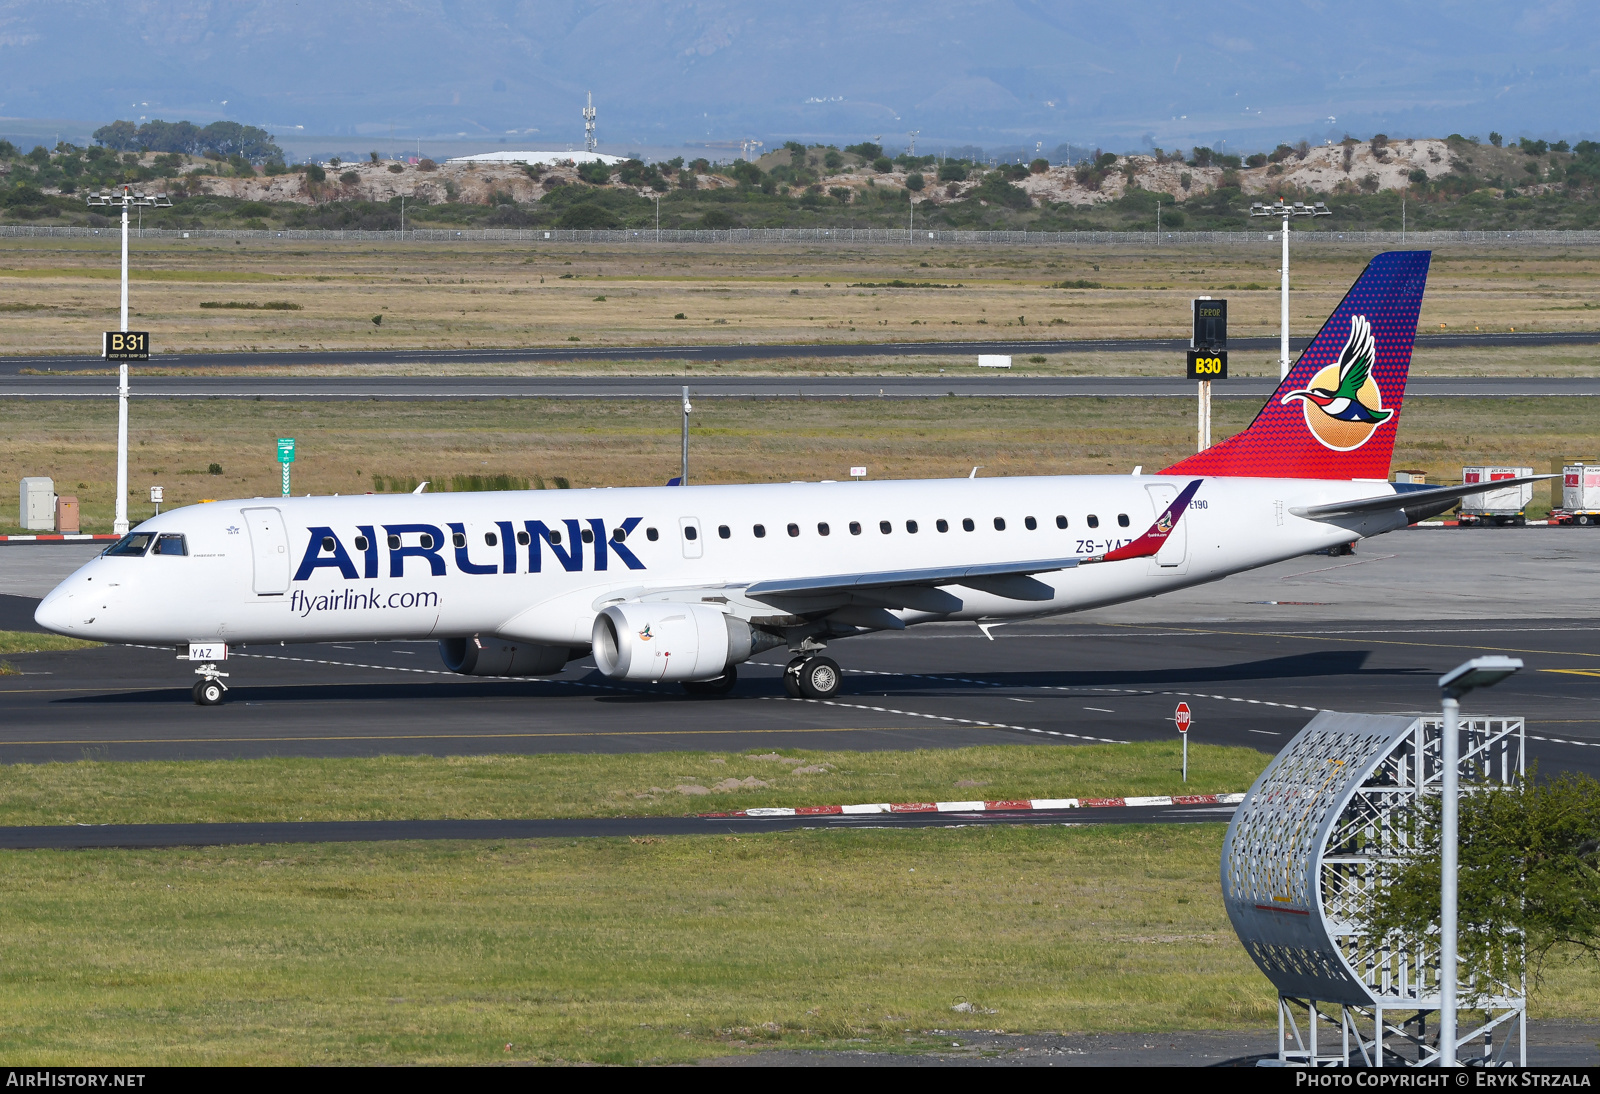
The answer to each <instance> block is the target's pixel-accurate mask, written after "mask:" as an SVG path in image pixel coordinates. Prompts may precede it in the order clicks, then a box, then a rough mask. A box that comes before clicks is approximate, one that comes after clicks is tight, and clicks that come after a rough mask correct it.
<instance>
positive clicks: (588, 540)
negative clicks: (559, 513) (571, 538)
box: [581, 528, 594, 543]
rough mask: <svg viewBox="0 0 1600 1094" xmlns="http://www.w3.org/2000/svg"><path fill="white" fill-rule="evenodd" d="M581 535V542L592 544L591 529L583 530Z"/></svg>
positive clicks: (592, 531) (592, 535) (592, 532)
mask: <svg viewBox="0 0 1600 1094" xmlns="http://www.w3.org/2000/svg"><path fill="white" fill-rule="evenodd" d="M581 535H582V536H583V542H585V543H593V542H594V529H593V528H585V529H584V530H583V532H582V533H581Z"/></svg>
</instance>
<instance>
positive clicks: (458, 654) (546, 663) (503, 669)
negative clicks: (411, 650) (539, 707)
mask: <svg viewBox="0 0 1600 1094" xmlns="http://www.w3.org/2000/svg"><path fill="white" fill-rule="evenodd" d="M582 653H583V651H582V650H572V649H568V648H567V647H566V646H540V645H536V644H534V643H532V642H509V641H507V640H505V639H503V638H494V637H490V636H486V635H475V636H473V637H472V638H445V639H441V640H440V642H439V656H440V657H441V658H443V659H444V667H445V668H447V669H449V670H450V671H451V672H459V673H461V674H462V675H463V676H551V675H554V674H555V673H558V672H560V671H561V670H562V669H563V668H565V667H566V664H567V662H568V661H570V660H572V658H573V657H575V656H581V655H582Z"/></svg>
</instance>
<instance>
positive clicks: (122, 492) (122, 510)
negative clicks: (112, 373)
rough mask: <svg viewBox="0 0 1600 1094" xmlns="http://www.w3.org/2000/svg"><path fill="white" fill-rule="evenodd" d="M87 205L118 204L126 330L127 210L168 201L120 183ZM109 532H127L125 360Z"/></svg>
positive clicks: (124, 327)
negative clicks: (114, 513) (113, 508)
mask: <svg viewBox="0 0 1600 1094" xmlns="http://www.w3.org/2000/svg"><path fill="white" fill-rule="evenodd" d="M86 200H87V202H88V204H89V205H90V206H99V207H101V208H107V207H110V206H115V205H120V206H122V325H121V327H120V329H121V331H122V332H123V333H124V334H126V333H127V331H128V210H129V209H133V208H139V209H145V208H150V209H170V208H172V201H171V199H170V198H168V197H167V196H166V195H165V194H145V193H142V192H135V191H134V189H133V187H132V186H130V185H127V184H124V185H123V187H122V190H121V192H120V193H114V192H112V191H110V190H102V191H100V192H99V193H90V194H88V195H87V198H86ZM112 531H114V532H116V534H117V535H119V536H121V535H126V534H127V532H128V363H127V362H126V361H123V362H122V364H121V367H120V368H119V369H118V381H117V516H116V523H114V524H113V525H112Z"/></svg>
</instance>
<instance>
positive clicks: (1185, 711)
mask: <svg viewBox="0 0 1600 1094" xmlns="http://www.w3.org/2000/svg"><path fill="white" fill-rule="evenodd" d="M1172 720H1173V721H1174V722H1177V723H1178V732H1179V733H1187V732H1189V721H1190V719H1189V704H1188V703H1179V704H1178V709H1177V710H1176V711H1174V712H1173V715H1172Z"/></svg>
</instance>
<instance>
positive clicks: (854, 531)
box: [850, 520, 861, 536]
mask: <svg viewBox="0 0 1600 1094" xmlns="http://www.w3.org/2000/svg"><path fill="white" fill-rule="evenodd" d="M850 534H851V535H852V536H859V535H860V534H861V522H860V521H859V520H853V521H851V522H850Z"/></svg>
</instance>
